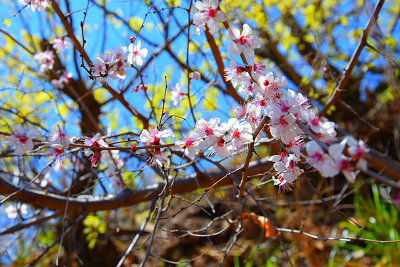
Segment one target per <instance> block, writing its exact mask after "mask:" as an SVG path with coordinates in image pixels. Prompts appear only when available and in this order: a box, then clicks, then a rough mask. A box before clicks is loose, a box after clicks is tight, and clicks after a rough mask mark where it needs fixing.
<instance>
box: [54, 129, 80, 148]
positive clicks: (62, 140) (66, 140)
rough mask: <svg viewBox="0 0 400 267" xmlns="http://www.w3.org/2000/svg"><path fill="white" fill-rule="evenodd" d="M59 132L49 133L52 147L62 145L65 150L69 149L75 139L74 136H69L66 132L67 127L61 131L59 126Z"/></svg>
mask: <svg viewBox="0 0 400 267" xmlns="http://www.w3.org/2000/svg"><path fill="white" fill-rule="evenodd" d="M57 128H58V131H54V132H50V133H49V136H48V138H49V143H50V145H61V146H62V147H64V148H68V147H69V144H70V143H71V142H72V140H73V139H74V136H72V135H71V134H67V133H66V132H65V126H64V127H63V129H62V130H61V128H60V126H59V125H57Z"/></svg>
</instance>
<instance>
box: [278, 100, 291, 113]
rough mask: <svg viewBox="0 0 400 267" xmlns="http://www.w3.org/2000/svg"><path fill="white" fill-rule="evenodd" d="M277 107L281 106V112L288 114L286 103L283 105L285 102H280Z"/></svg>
mask: <svg viewBox="0 0 400 267" xmlns="http://www.w3.org/2000/svg"><path fill="white" fill-rule="evenodd" d="M279 106H281V110H282V112H288V111H289V109H290V107H288V106H287V105H286V103H285V102H282V101H281V102H280V103H279Z"/></svg>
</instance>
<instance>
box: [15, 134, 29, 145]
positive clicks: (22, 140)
mask: <svg viewBox="0 0 400 267" xmlns="http://www.w3.org/2000/svg"><path fill="white" fill-rule="evenodd" d="M17 137H18V139H19V140H18V143H20V144H25V143H26V142H27V141H28V139H29V138H28V137H27V136H26V135H23V134H19V135H17Z"/></svg>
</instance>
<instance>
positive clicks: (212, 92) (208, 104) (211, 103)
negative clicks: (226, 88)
mask: <svg viewBox="0 0 400 267" xmlns="http://www.w3.org/2000/svg"><path fill="white" fill-rule="evenodd" d="M218 92H219V91H218V89H217V88H215V87H211V88H210V89H209V90H208V92H207V93H206V94H205V96H204V101H203V107H202V108H203V109H204V110H207V111H214V110H215V108H216V105H217V101H218Z"/></svg>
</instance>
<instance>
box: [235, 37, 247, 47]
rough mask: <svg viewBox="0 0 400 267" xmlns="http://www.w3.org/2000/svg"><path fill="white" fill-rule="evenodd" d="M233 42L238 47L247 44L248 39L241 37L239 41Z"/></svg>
mask: <svg viewBox="0 0 400 267" xmlns="http://www.w3.org/2000/svg"><path fill="white" fill-rule="evenodd" d="M234 42H235V43H238V44H240V45H245V44H247V42H248V38H247V36H243V35H241V36H240V37H239V39H237V40H235V41H234Z"/></svg>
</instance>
